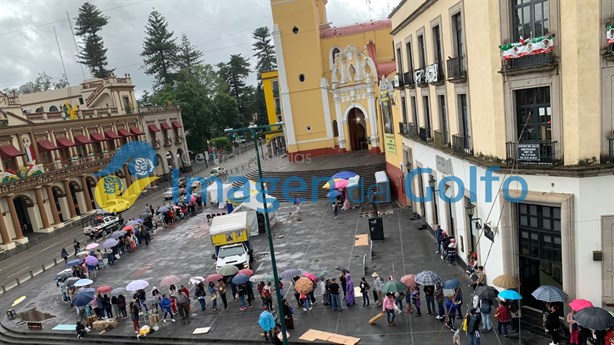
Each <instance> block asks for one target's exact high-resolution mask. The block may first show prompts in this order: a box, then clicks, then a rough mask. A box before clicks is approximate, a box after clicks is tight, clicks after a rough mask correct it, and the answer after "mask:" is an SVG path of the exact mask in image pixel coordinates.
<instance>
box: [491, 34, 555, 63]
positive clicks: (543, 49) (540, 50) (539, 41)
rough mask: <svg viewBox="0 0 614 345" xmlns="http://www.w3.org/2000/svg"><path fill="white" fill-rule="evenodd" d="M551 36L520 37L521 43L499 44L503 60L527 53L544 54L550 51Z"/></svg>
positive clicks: (552, 43)
mask: <svg viewBox="0 0 614 345" xmlns="http://www.w3.org/2000/svg"><path fill="white" fill-rule="evenodd" d="M553 45H554V42H553V36H551V35H548V36H542V37H535V38H528V39H526V40H525V39H522V43H506V44H502V45H500V46H499V49H501V58H502V59H503V60H509V59H516V58H519V57H523V56H527V55H537V54H546V53H550V52H552V47H553Z"/></svg>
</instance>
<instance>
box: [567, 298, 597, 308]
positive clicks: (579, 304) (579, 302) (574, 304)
mask: <svg viewBox="0 0 614 345" xmlns="http://www.w3.org/2000/svg"><path fill="white" fill-rule="evenodd" d="M569 306H570V307H571V309H572V310H573V311H580V310H582V309H584V308H589V307H592V306H593V303H591V301H587V300H585V299H577V298H576V299H574V300H573V301H571V302H569Z"/></svg>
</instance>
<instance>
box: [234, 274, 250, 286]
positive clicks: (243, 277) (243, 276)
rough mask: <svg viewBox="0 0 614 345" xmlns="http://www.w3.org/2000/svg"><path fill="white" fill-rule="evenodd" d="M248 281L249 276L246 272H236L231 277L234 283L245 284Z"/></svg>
mask: <svg viewBox="0 0 614 345" xmlns="http://www.w3.org/2000/svg"><path fill="white" fill-rule="evenodd" d="M248 281H249V276H248V275H247V274H237V275H236V276H234V277H233V278H232V283H233V284H236V285H241V284H245V283H247V282H248Z"/></svg>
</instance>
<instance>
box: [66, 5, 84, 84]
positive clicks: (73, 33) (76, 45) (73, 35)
mask: <svg viewBox="0 0 614 345" xmlns="http://www.w3.org/2000/svg"><path fill="white" fill-rule="evenodd" d="M66 18H68V26H70V33H72V40H73V42H75V48H76V49H77V56H79V55H81V52H79V45H78V44H77V39H76V38H75V32H74V31H73V29H72V22H71V21H70V15H68V11H66ZM77 62H79V61H77ZM79 66H80V67H81V74H83V80H85V79H86V78H85V70H84V69H83V64H82V63H81V62H79Z"/></svg>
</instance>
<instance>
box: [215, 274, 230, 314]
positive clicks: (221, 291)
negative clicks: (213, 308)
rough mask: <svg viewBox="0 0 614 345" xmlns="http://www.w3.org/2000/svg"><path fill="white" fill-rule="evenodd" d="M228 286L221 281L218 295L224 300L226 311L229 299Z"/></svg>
mask: <svg viewBox="0 0 614 345" xmlns="http://www.w3.org/2000/svg"><path fill="white" fill-rule="evenodd" d="M226 290H227V288H226V284H225V283H224V281H220V285H219V286H218V287H217V293H218V294H219V295H220V298H221V299H222V303H223V304H224V310H227V309H228V299H227V298H226Z"/></svg>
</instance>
